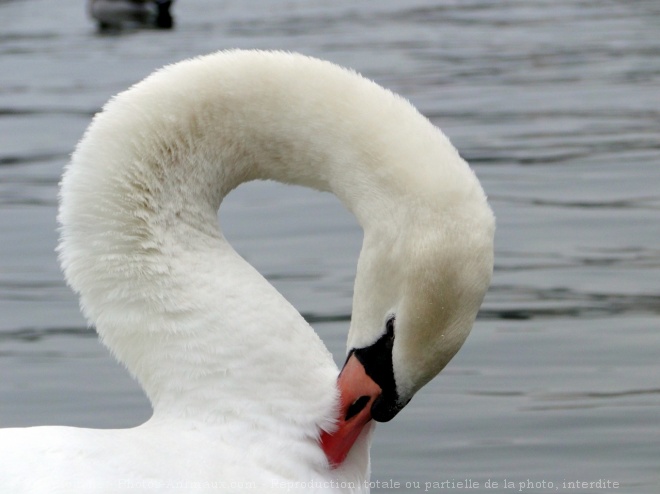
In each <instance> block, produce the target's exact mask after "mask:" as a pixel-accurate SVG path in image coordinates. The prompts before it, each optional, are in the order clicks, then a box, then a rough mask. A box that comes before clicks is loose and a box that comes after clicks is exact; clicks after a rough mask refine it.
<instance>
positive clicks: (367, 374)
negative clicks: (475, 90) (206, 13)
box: [0, 51, 494, 494]
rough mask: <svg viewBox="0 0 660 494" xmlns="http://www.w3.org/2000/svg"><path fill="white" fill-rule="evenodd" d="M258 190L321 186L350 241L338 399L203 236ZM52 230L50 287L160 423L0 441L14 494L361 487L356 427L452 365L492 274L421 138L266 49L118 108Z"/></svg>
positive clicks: (253, 275) (401, 105)
mask: <svg viewBox="0 0 660 494" xmlns="http://www.w3.org/2000/svg"><path fill="white" fill-rule="evenodd" d="M255 179H272V180H278V181H280V182H285V183H295V184H301V185H305V186H309V187H313V188H316V189H320V190H326V191H331V192H333V193H334V194H336V195H337V197H338V198H339V199H340V200H341V201H342V202H343V204H344V205H345V206H346V207H347V208H348V209H349V210H350V211H351V212H353V214H354V215H355V216H356V217H357V219H358V221H359V223H360V224H361V226H362V227H363V229H364V244H363V248H362V252H361V255H360V259H359V262H358V266H357V274H356V280H355V290H354V303H353V315H352V320H351V326H350V331H349V334H348V342H347V346H348V349H349V358H348V359H347V362H346V365H345V368H344V371H343V372H342V374H341V376H340V378H339V381H338V383H339V388H340V391H339V394H340V396H339V397H338V396H337V392H336V383H337V368H336V366H335V364H334V363H333V360H332V358H331V356H330V354H329V352H328V351H327V350H326V348H325V347H324V345H323V344H322V342H321V341H320V340H319V338H318V337H317V335H316V334H315V333H314V331H313V330H312V329H311V328H310V327H309V325H308V324H307V323H306V322H305V321H304V320H303V318H302V317H301V316H300V315H299V314H298V312H297V311H296V310H295V309H293V307H291V306H290V305H289V304H288V303H287V302H286V300H285V299H284V298H283V297H282V296H281V295H280V294H279V293H278V292H277V291H276V290H275V289H274V288H273V287H272V286H271V285H270V284H269V283H268V282H267V281H266V280H265V279H264V278H263V277H262V276H261V275H259V274H258V273H257V272H256V271H255V270H254V269H253V268H252V267H251V266H250V265H249V264H247V263H246V262H245V261H244V260H243V259H242V258H241V257H239V255H238V254H237V253H236V252H235V251H234V250H233V249H232V248H231V246H230V245H229V244H228V243H227V242H226V241H225V239H224V238H223V236H222V233H221V232H220V230H219V228H218V223H217V216H216V215H217V210H218V208H219V206H220V203H221V202H222V199H223V197H224V196H225V195H226V194H227V193H228V192H229V191H231V190H232V189H233V188H235V187H236V186H238V185H239V184H241V183H242V182H245V181H248V180H255ZM59 220H60V222H61V225H62V234H61V244H60V247H59V252H60V258H61V263H62V266H63V269H64V272H65V275H66V278H67V280H68V282H69V283H70V285H71V286H72V287H73V289H74V290H76V291H77V292H78V293H79V294H80V300H81V305H82V307H83V310H84V313H85V315H86V316H87V318H88V319H89V320H90V321H91V322H92V323H94V324H95V325H96V328H97V331H98V333H99V335H100V338H101V339H102V341H103V342H104V343H105V344H106V345H107V346H108V348H110V350H111V351H112V353H113V354H114V355H115V356H116V358H117V359H118V360H119V361H121V362H123V363H124V364H125V365H126V367H127V368H128V370H129V371H130V372H131V373H132V374H133V375H134V376H135V378H136V379H137V380H138V381H139V383H140V384H141V385H142V387H143V388H144V390H145V392H146V394H147V395H148V397H149V399H150V401H151V403H152V405H153V408H154V413H153V417H152V418H151V419H150V420H149V421H148V422H146V423H145V424H143V425H141V426H139V427H136V428H134V429H126V430H94V429H78V428H70V427H34V428H25V429H3V430H2V431H0V479H2V482H3V485H4V486H5V488H8V489H10V490H9V491H8V492H12V493H14V494H16V493H20V492H48V493H53V492H66V493H76V492H85V493H89V492H113V493H114V492H120V491H123V490H128V491H130V490H131V489H134V490H135V491H139V492H144V491H145V490H146V489H147V488H153V490H152V491H161V490H162V491H163V492H170V491H171V488H172V486H174V487H176V486H179V487H181V488H184V490H185V489H187V490H186V492H206V491H208V492H218V491H220V492H245V490H246V489H250V488H252V487H254V489H255V491H257V492H262V493H263V492H286V490H287V489H289V490H291V491H296V490H297V491H298V492H366V491H368V488H367V487H366V486H365V484H364V480H366V479H368V477H369V443H370V436H371V429H372V427H371V424H373V421H371V420H370V419H371V417H373V418H374V419H376V420H377V421H387V420H389V419H391V418H392V417H393V416H394V415H395V414H396V413H397V412H398V411H399V410H400V409H401V408H402V407H403V406H404V405H405V404H406V403H407V402H408V401H409V400H410V398H411V397H412V396H413V394H414V393H415V392H416V391H417V390H418V389H419V388H420V387H422V386H423V385H424V384H425V383H427V382H428V381H429V380H430V379H431V378H433V377H434V376H435V375H436V374H437V373H438V372H439V371H440V370H441V369H442V368H443V367H444V366H445V365H446V364H447V362H448V361H449V360H450V359H451V357H452V356H453V355H454V354H455V353H456V352H457V351H458V349H459V347H460V346H461V344H462V343H463V341H464V340H465V338H466V336H467V334H468V333H469V331H470V329H471V327H472V324H473V321H474V318H475V315H476V313H477V310H478V307H479V306H480V304H481V301H482V298H483V296H484V293H485V291H486V288H487V285H488V284H489V281H490V277H491V272H492V263H493V232H494V219H493V215H492V213H491V210H490V208H489V207H488V205H487V202H486V198H485V195H484V193H483V191H482V189H481V187H480V185H479V183H478V181H477V179H476V177H475V176H474V174H473V173H472V171H471V170H470V168H469V167H468V166H467V164H466V163H465V162H464V161H463V160H462V159H461V158H460V157H459V155H458V153H457V152H456V150H455V149H454V148H453V147H452V145H451V144H450V143H449V141H448V140H447V138H446V137H445V136H444V135H443V134H442V133H441V132H440V131H439V130H438V129H437V128H435V127H434V126H433V125H432V124H430V123H429V122H428V121H427V120H426V119H425V118H424V117H422V116H421V115H420V114H419V113H418V112H417V111H416V110H415V109H414V108H413V107H412V106H411V105H410V104H409V103H407V102H406V101H404V100H403V99H401V98H400V97H398V96H395V95H393V94H392V93H390V92H389V91H387V90H384V89H382V88H381V87H379V86H377V85H376V84H374V83H372V82H370V81H367V80H365V79H363V78H362V77H360V76H359V75H357V74H355V73H353V72H350V71H347V70H344V69H341V68H339V67H337V66H335V65H333V64H330V63H328V62H323V61H319V60H316V59H312V58H307V57H304V56H301V55H295V54H286V53H277V52H276V53H269V52H256V51H228V52H221V53H216V54H213V55H209V56H205V57H201V58H196V59H193V60H189V61H185V62H182V63H179V64H176V65H172V66H169V67H166V68H165V69H162V70H160V71H158V72H156V73H155V74H153V75H152V76H150V77H148V78H147V79H146V80H144V81H143V82H141V83H139V84H137V85H135V86H134V87H132V88H131V89H129V90H128V91H126V92H124V93H121V94H120V95H118V96H117V97H115V98H114V99H113V100H112V101H110V102H109V103H108V104H107V105H106V107H105V108H104V111H103V112H101V113H100V114H98V115H97V116H96V117H95V118H94V121H93V123H92V124H91V126H90V127H89V129H88V130H87V132H86V134H85V136H84V138H83V139H82V141H81V142H80V144H79V145H78V147H77V149H76V151H75V153H74V155H73V157H72V160H71V163H70V164H69V165H68V166H67V168H66V171H65V174H64V178H63V180H62V185H61V206H60V213H59ZM337 403H339V404H337ZM320 436H322V437H321V443H322V445H319V437H320ZM324 452H325V453H326V454H324ZM7 486H9V487H7Z"/></svg>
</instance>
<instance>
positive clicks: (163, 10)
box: [87, 0, 174, 31]
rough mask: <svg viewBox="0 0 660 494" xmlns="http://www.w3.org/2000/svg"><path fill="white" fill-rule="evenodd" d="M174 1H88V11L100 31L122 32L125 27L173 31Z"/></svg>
mask: <svg viewBox="0 0 660 494" xmlns="http://www.w3.org/2000/svg"><path fill="white" fill-rule="evenodd" d="M173 1H174V0H88V2H87V11H88V13H89V15H90V17H91V18H92V19H94V20H95V21H96V22H97V23H98V27H99V30H100V31H112V30H120V29H121V28H122V27H123V26H131V25H132V26H134V27H147V26H150V27H156V28H159V29H171V28H172V27H174V19H173V18H172V14H171V13H170V7H171V6H172V3H173Z"/></svg>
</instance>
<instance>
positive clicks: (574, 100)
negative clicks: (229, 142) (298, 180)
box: [0, 0, 660, 494]
mask: <svg viewBox="0 0 660 494" xmlns="http://www.w3.org/2000/svg"><path fill="white" fill-rule="evenodd" d="M82 3H83V2H80V1H76V0H60V1H58V2H52V1H49V0H14V1H7V0H5V1H0V238H1V239H2V241H1V242H0V425H1V426H28V425H40V424H67V425H76V426H88V427H129V426H133V425H137V424H139V423H140V422H142V421H144V420H145V419H146V418H148V417H149V414H150V410H149V406H148V403H147V401H146V399H145V398H144V397H143V396H142V394H141V391H140V390H139V389H138V388H137V386H136V385H135V384H134V383H133V382H132V381H131V379H130V378H129V377H128V376H127V375H126V373H125V372H124V370H123V369H122V368H121V367H120V366H119V365H117V364H116V363H115V362H114V361H113V360H112V358H111V357H110V356H109V355H108V353H107V352H106V350H105V349H104V348H103V347H102V346H101V345H100V344H99V343H98V342H97V341H96V338H95V335H94V333H93V332H92V331H91V330H88V329H86V326H85V322H84V320H83V319H82V317H81V315H80V313H79V310H78V305H77V300H76V297H75V296H74V295H73V294H72V293H71V292H70V290H69V289H68V288H67V287H66V286H65V284H64V282H63V279H62V275H61V273H60V271H59V268H58V265H57V260H56V255H55V253H54V248H55V245H56V238H57V234H56V231H55V230H56V222H55V214H56V200H57V182H58V180H59V176H60V174H61V171H62V167H63V166H64V164H65V163H66V160H67V156H68V155H69V153H70V152H71V151H72V149H73V147H74V145H75V143H76V141H77V140H78V139H79V138H80V136H81V134H82V132H83V131H84V129H85V127H86V126H87V125H88V124H89V121H90V119H91V116H92V115H93V114H94V113H95V112H97V111H98V110H99V109H100V108H101V106H102V105H103V103H104V102H105V101H106V100H107V99H108V98H109V97H110V96H111V95H112V94H114V93H116V92H118V91H120V90H122V89H124V88H126V87H127V86H129V85H131V84H132V83H134V82H136V81H138V80H140V79H141V78H143V77H144V76H146V75H147V74H149V73H150V72H151V71H152V70H154V69H155V68H157V67H160V66H162V65H164V64H167V63H172V62H175V61H178V60H180V59H183V58H186V57H189V56H194V55H198V54H203V53H208V52H212V51H215V50H218V49H223V48H233V47H241V48H277V49H284V50H294V51H301V52H303V53H306V54H310V55H314V56H318V57H322V58H326V59H329V60H332V61H334V62H337V63H339V64H342V65H346V66H350V67H353V68H355V69H357V70H359V71H360V72H362V73H363V74H364V75H366V76H367V77H370V78H372V79H374V80H376V81H377V82H379V83H380V84H382V85H384V86H386V87H389V88H391V89H393V90H394V91H396V92H399V93H401V94H403V95H404V96H406V97H407V98H409V99H410V100H411V101H412V102H413V103H414V104H415V105H416V106H417V107H418V108H420V110H421V111H422V112H423V113H424V114H425V115H427V116H428V117H429V118H430V119H431V120H432V121H433V122H434V123H435V124H436V125H438V126H440V127H441V128H442V129H443V130H444V131H445V133H446V134H447V135H448V136H449V137H450V138H451V139H452V141H453V142H454V143H455V145H456V146H457V147H458V149H459V150H460V151H461V153H462V154H463V155H464V156H465V157H466V159H467V160H468V161H469V162H470V163H471V164H472V165H473V167H474V169H475V171H476V172H477V175H478V176H479V178H480V179H481V181H482V183H483V185H484V188H485V190H486V191H487V193H488V195H489V197H490V201H491V204H492V206H493V208H494V210H495V213H496V215H497V218H498V230H497V239H496V267H495V277H494V280H493V285H492V288H491V290H490V292H489V294H488V296H487V298H486V301H485V303H484V306H483V310H482V311H481V313H480V316H479V318H478V321H477V324H476V326H475V329H474V331H473V332H472V334H471V336H470V338H469V339H468V341H467V342H466V344H465V346H464V347H463V349H462V350H461V352H460V353H459V354H458V356H457V357H456V358H455V359H454V360H453V361H452V362H451V364H450V365H449V366H448V367H447V368H446V369H445V370H444V371H443V373H442V374H441V375H440V376H439V377H438V378H437V379H436V380H434V381H433V382H432V383H431V384H429V385H428V386H427V387H426V388H425V389H424V390H423V391H421V392H420V393H419V394H418V396H416V397H415V399H414V400H413V402H411V404H410V405H409V406H408V407H407V408H406V409H405V410H404V411H403V412H402V413H401V414H400V415H399V416H398V417H397V419H396V420H394V421H393V422H391V423H389V424H384V425H381V426H379V427H378V429H377V433H376V439H375V444H374V447H373V454H372V460H373V480H374V481H379V482H387V481H393V482H399V488H398V489H386V488H382V487H383V486H382V485H381V488H374V489H373V491H374V492H392V491H393V490H398V491H399V492H423V491H424V490H425V487H427V485H426V483H431V484H430V486H429V492H446V491H453V492H462V491H465V490H466V489H465V488H464V487H462V486H458V484H457V482H459V481H466V480H469V481H470V482H472V484H471V485H472V486H474V485H475V483H477V482H478V483H479V484H480V487H479V488H472V489H468V490H470V491H472V492H513V490H512V489H505V488H504V480H505V479H506V480H508V481H509V482H514V485H515V487H516V491H518V490H519V488H520V487H521V486H522V487H527V486H530V485H531V486H534V487H532V488H524V489H523V492H537V493H541V492H556V491H558V490H566V491H570V492H575V493H587V492H600V491H599V490H596V489H590V488H577V489H568V488H567V486H568V485H570V484H564V482H575V481H577V480H580V481H587V482H588V481H598V480H610V481H611V482H618V483H619V486H620V487H619V489H618V490H617V492H626V493H640V494H646V493H648V494H651V493H657V492H658V491H659V490H660V470H659V465H660V434H658V417H660V381H659V376H660V363H659V359H658V355H659V354H660V335H659V329H660V301H659V299H658V293H659V292H660V242H659V239H660V221H659V217H660V216H659V214H658V210H659V209H660V153H659V150H660V91H658V87H659V83H660V6H659V4H658V3H657V2H655V1H641V0H638V1H634V2H623V1H606V0H599V1H595V0H594V1H587V0H585V1H576V0H571V1H568V2H550V1H541V0H535V1H530V2H495V1H485V0H482V1H464V2H450V1H442V2H440V1H437V2H432V1H422V0H410V1H405V2H404V1H394V0H389V1H380V2H351V1H348V0H337V1H333V2H324V1H319V0H317V1H305V2H303V1H287V2H281V3H280V4H278V5H279V7H278V8H277V9H276V10H275V11H271V8H272V5H273V3H272V2H266V1H261V0H253V1H251V2H241V1H238V0H232V1H229V0H228V1H212V0H197V1H187V0H180V1H179V2H178V3H177V4H176V7H175V13H176V14H177V22H178V26H177V29H176V30H175V31H173V32H158V31H135V32H126V33H122V34H121V35H116V36H99V35H97V34H96V33H95V30H94V26H93V24H92V23H91V22H90V21H89V20H88V19H87V18H86V17H85V14H84V9H83V6H82ZM220 219H221V223H222V226H223V228H224V229H225V231H226V233H227V236H228V237H229V238H230V239H231V241H232V242H233V244H234V245H235V246H236V248H237V250H238V251H239V252H241V253H242V254H243V255H244V256H245V257H246V258H247V259H248V260H249V261H250V262H252V263H253V264H254V265H255V266H256V267H257V268H258V269H259V270H260V271H261V272H262V273H263V274H264V275H265V276H266V277H267V278H268V279H269V280H271V282H272V283H273V284H274V285H275V286H276V287H277V288H278V289H279V290H281V291H282V292H283V293H284V294H285V295H286V296H287V297H288V298H289V300H291V301H292V303H293V304H294V305H295V306H296V307H297V308H298V309H299V310H300V311H301V312H302V313H303V314H304V315H305V317H307V319H308V320H309V321H310V322H311V323H312V324H313V326H314V327H315V328H316V330H317V331H318V332H319V333H320V334H321V335H322V336H323V338H324V340H325V341H326V344H327V345H328V346H329V347H330V348H331V350H332V351H333V353H334V355H335V357H336V360H337V361H338V362H341V361H342V360H343V358H342V355H343V351H344V348H343V345H344V339H345V334H346V330H347V327H348V320H349V317H350V311H351V296H352V283H353V274H354V270H355V262H356V259H357V254H358V251H359V247H360V242H361V232H360V230H359V228H358V226H357V224H356V223H355V221H354V220H353V218H352V217H351V216H350V215H349V214H348V213H347V212H345V211H344V210H343V209H342V207H341V206H340V204H339V203H338V202H337V201H336V200H335V199H334V198H333V197H332V196H330V195H327V194H318V193H315V192H311V191H307V190H304V189H299V188H287V187H284V186H279V185H276V184H270V183H257V184H249V185H247V186H243V187H241V188H239V189H238V190H237V191H235V192H233V193H232V194H231V195H230V196H229V198H228V199H227V201H226V203H225V204H224V206H223V210H222V212H221V215H220ZM489 480H490V482H491V484H490V485H491V488H486V487H485V484H486V482H488V481H489ZM434 482H436V483H437V484H435V485H436V486H437V487H434V484H433V483H434ZM442 482H445V483H444V484H442ZM451 482H454V484H452V483H451ZM494 482H498V487H497V488H495V487H492V486H493V483H494ZM520 482H523V484H522V485H521V484H520ZM530 482H531V484H530ZM543 482H545V484H543ZM550 482H552V488H548V485H549V483H550ZM407 484H408V487H406V485H407ZM390 485H392V484H390ZM417 485H419V488H417V487H416V486H417ZM442 486H444V487H442ZM452 486H453V487H452ZM544 486H545V487H544ZM385 487H387V485H386V486H385ZM610 490H613V489H610Z"/></svg>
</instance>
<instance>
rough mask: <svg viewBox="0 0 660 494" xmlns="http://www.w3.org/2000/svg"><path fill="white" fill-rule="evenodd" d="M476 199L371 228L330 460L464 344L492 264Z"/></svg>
mask: <svg viewBox="0 0 660 494" xmlns="http://www.w3.org/2000/svg"><path fill="white" fill-rule="evenodd" d="M477 206H478V207H476V208H474V207H468V209H469V212H467V211H466V214H459V215H458V216H457V215H456V214H454V213H455V212H452V213H450V214H440V215H439V216H438V217H437V221H438V223H437V224H435V222H434V221H432V222H430V223H429V222H428V218H427V219H426V220H424V219H422V218H419V217H416V216H410V217H409V218H408V220H409V221H396V222H393V223H391V225H392V226H390V227H385V228H383V229H380V230H374V231H370V232H368V231H365V241H364V245H363V249H362V254H361V256H360V260H359V263H358V270H357V276H356V284H355V293H354V304H353V317H352V320H351V330H350V332H349V337H348V356H347V359H346V362H345V364H344V367H343V369H342V371H341V373H340V376H339V379H338V388H339V392H340V412H339V413H340V415H339V420H338V428H337V430H336V431H334V432H332V433H324V434H323V437H322V446H323V448H324V450H325V452H326V455H327V456H328V459H329V461H330V463H331V464H333V465H335V466H337V465H339V464H341V463H342V462H343V460H344V458H345V457H346V455H347V454H348V452H349V450H350V448H351V446H352V445H353V443H354V441H355V440H356V439H357V437H358V436H359V434H360V431H361V430H362V428H363V427H364V426H365V425H366V424H367V423H368V422H369V421H370V420H371V419H373V420H376V421H377V422H387V421H389V420H391V419H392V418H393V417H394V416H395V415H396V414H397V413H398V412H399V411H401V409H402V408H403V407H404V406H405V405H406V404H407V403H408V402H409V401H410V400H411V399H412V397H413V395H414V394H415V393H416V392H417V391H418V390H419V389H420V388H421V387H422V386H424V385H425V384H426V383H428V382H429V381H430V380H431V379H432V378H433V377H435V376H436V375H437V374H438V373H439V372H440V371H441V370H442V369H443V368H444V367H445V365H446V364H447V363H448V362H449V360H450V359H451V358H452V357H453V356H454V355H455V354H456V352H457V351H458V350H459V348H460V347H461V345H462V344H463V342H464V341H465V338H466V337H467V335H468V333H469V332H470V330H471V328H472V325H473V323H474V320H475V317H476V314H477V311H478V309H479V306H480V305H481V302H482V300H483V297H484V295H485V292H486V289H487V287H488V285H489V283H490V279H491V275H492V268H493V232H494V220H493V216H492V213H491V211H490V208H488V206H487V205H486V203H485V198H484V200H483V201H477ZM395 225H396V226H395ZM402 225H405V226H402ZM396 229H398V231H394V230H396Z"/></svg>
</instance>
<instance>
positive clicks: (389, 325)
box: [385, 316, 395, 340]
mask: <svg viewBox="0 0 660 494" xmlns="http://www.w3.org/2000/svg"><path fill="white" fill-rule="evenodd" d="M394 319H395V317H394V316H390V317H389V319H387V322H386V323H385V333H386V334H387V337H388V338H389V339H391V340H393V339H394Z"/></svg>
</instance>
